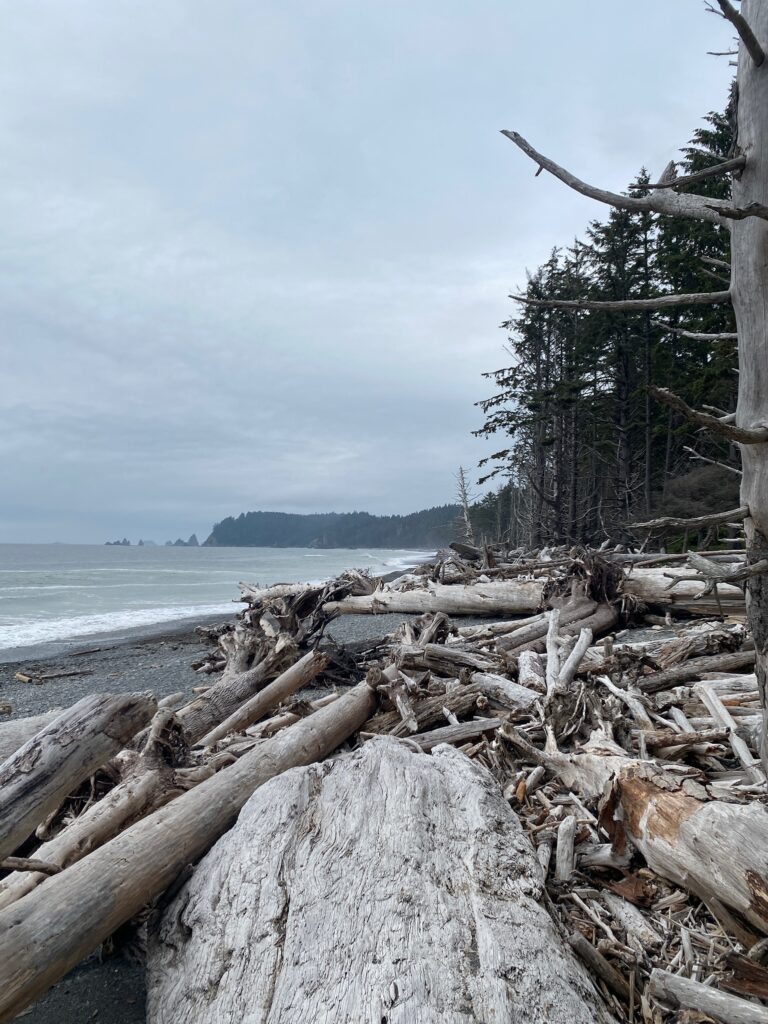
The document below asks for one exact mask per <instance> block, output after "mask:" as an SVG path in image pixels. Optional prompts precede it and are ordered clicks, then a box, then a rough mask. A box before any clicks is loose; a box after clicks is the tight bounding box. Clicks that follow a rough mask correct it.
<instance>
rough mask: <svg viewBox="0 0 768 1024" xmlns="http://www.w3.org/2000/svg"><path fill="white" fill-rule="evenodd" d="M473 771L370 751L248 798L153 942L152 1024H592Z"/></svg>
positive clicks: (537, 881) (392, 747) (464, 762)
mask: <svg viewBox="0 0 768 1024" xmlns="http://www.w3.org/2000/svg"><path fill="white" fill-rule="evenodd" d="M542 888H543V883H542V875H541V869H540V867H539V865H538V862H537V860H536V857H535V856H534V852H533V849H532V847H531V846H530V844H529V842H528V840H527V838H526V837H525V835H524V834H523V831H522V828H521V826H520V824H519V823H518V820H517V818H516V817H515V815H514V814H513V813H512V811H511V810H510V808H509V806H508V804H507V803H506V801H505V800H504V799H503V797H502V796H501V794H500V793H499V792H498V787H497V785H496V783H495V782H494V781H493V779H492V778H491V776H490V775H489V774H488V773H487V772H486V770H485V769H484V768H482V767H480V766H478V765H476V764H475V763H474V762H472V761H470V760H469V759H468V758H466V757H465V756H464V755H463V754H461V753H459V752H457V751H456V750H454V749H453V748H451V747H446V746H442V747H438V748H437V750H436V751H435V753H434V754H433V755H432V756H428V755H425V754H419V753H416V752H415V751H414V750H413V749H412V748H411V747H410V746H409V745H408V743H407V742H401V741H397V740H393V739H390V738H380V739H375V740H373V741H371V742H369V743H367V744H366V745H365V746H364V747H363V748H362V749H361V750H359V751H356V752H355V753H354V754H350V755H346V756H344V757H341V758H339V759H337V760H335V761H331V762H325V763H323V764H318V765H314V766H312V767H309V768H299V769H295V770H292V771H290V772H287V773H286V774H284V775H283V776H281V777H280V778H279V779H275V780H273V781H272V782H271V783H269V784H268V785H266V786H264V787H263V788H262V789H260V790H259V791H258V792H257V793H256V794H255V795H254V796H253V797H252V798H251V799H250V800H249V801H248V803H247V805H246V806H245V808H244V809H243V811H242V813H241V816H240V818H239V821H238V823H237V825H236V826H235V828H234V829H233V830H232V831H231V832H230V833H228V834H227V835H226V836H225V837H224V838H222V839H221V840H220V841H219V842H218V843H217V844H216V845H215V846H214V847H213V849H212V850H211V851H210V853H209V854H208V855H207V856H206V857H205V859H204V860H203V861H202V862H201V863H200V865H199V866H198V868H197V870H196V872H195V874H194V876H193V877H192V879H191V880H190V881H189V882H188V883H187V885H186V886H185V888H184V889H182V890H181V892H180V893H179V895H178V896H177V898H176V899H175V901H174V902H173V903H172V904H170V906H169V907H167V908H166V910H165V912H164V915H163V917H162V918H161V920H160V922H159V924H158V926H157V928H156V929H155V931H154V932H153V934H152V936H151V940H150V953H149V964H148V967H149V995H148V1020H149V1021H150V1022H151V1024H171V1022H173V1024H203V1022H206V1024H209V1022H211V1021H214V1020H217V1021H218V1020H221V1021H224V1020H226V1021H228V1022H229V1024H238V1022H243V1024H244V1022H245V1021H248V1024H267V1022H272V1024H275V1022H278V1021H279V1022H280V1024H292V1022H296V1024H299V1022H301V1024H304V1022H306V1021H317V1022H321V1021H327V1022H331V1021H332V1022H334V1024H352V1022H354V1024H382V1022H384V1021H386V1022H387V1024H406V1022H408V1024H410V1022H415V1021H418V1022H419V1024H432V1022H433V1024H438V1022H439V1024H470V1022H472V1024H474V1022H477V1021H487V1022H490V1021H515V1022H520V1024H522V1022H526V1024H539V1022H541V1024H544V1022H546V1024H557V1022H562V1024H580V1022H583V1024H587V1022H589V1024H593V1022H607V1021H610V1020H611V1019H612V1018H611V1017H610V1015H609V1014H608V1013H607V1011H606V1010H605V1008H604V1006H603V1004H602V1002H601V1000H600V997H599V996H598V994H597V992H596V990H595V988H594V987H593V985H592V982H591V981H590V980H589V978H588V977H587V974H586V972H585V970H584V968H583V967H582V966H581V964H580V963H579V962H578V961H577V960H576V959H575V958H574V956H573V954H572V953H571V951H570V950H569V948H568V946H567V943H566V942H565V941H564V940H563V938H562V937H561V936H560V934H559V933H558V931H557V929H556V927H555V925H554V923H553V921H552V919H551V918H550V916H549V914H548V913H547V911H546V910H545V909H544V907H543V906H542V905H541V903H540V899H541V895H542Z"/></svg>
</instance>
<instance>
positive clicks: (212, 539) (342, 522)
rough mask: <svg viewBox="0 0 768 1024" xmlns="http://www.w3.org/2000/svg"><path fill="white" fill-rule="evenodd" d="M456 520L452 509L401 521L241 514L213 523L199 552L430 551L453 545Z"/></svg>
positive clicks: (348, 515)
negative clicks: (229, 549) (233, 549)
mask: <svg viewBox="0 0 768 1024" xmlns="http://www.w3.org/2000/svg"><path fill="white" fill-rule="evenodd" d="M458 514H459V506H458V505H440V506H438V507H436V508H428V509H424V510H423V511H422V512H413V513H411V514H410V515H405V516H374V515H371V514H370V513H368V512H326V513H313V514H309V515H298V514H295V513H290V512H243V513H241V514H240V515H239V516H237V517H233V516H229V517H228V518H226V519H223V520H222V521H221V522H220V523H216V525H215V526H214V528H213V530H212V531H211V535H210V536H209V537H208V539H207V540H206V541H205V544H204V546H205V547H258V548H361V547H371V548H421V549H424V550H432V549H436V548H439V547H443V546H444V545H446V544H448V543H450V541H452V540H455V539H456V536H457V527H456V520H457V516H458Z"/></svg>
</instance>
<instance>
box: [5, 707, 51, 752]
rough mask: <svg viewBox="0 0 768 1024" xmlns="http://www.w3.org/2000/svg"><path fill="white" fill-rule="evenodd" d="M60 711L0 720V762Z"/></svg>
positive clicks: (48, 723) (47, 723)
mask: <svg viewBox="0 0 768 1024" xmlns="http://www.w3.org/2000/svg"><path fill="white" fill-rule="evenodd" d="M61 713H62V712H61V711H46V712H45V714H42V715H33V716H32V717H31V718H14V719H13V720H12V721H10V722H0V764H1V763H2V762H3V761H6V760H7V759H8V758H9V757H10V756H11V754H15V753H16V751H17V750H18V749H19V747H23V746H24V744H25V743H26V742H27V740H31V739H32V737H33V736H34V735H35V734H36V733H38V732H40V730H41V729H44V728H45V727H46V725H50V724H51V722H54V721H55V720H56V719H57V718H58V717H59V715H60V714H61Z"/></svg>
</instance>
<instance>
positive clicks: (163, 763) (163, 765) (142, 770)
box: [0, 708, 222, 909]
mask: <svg viewBox="0 0 768 1024" xmlns="http://www.w3.org/2000/svg"><path fill="white" fill-rule="evenodd" d="M175 730H176V731H177V730H178V724H177V722H176V719H175V717H174V714H173V711H172V709H170V708H160V709H159V710H158V712H157V714H156V715H155V717H154V720H153V722H152V725H151V727H150V729H149V736H148V738H147V741H146V743H145V744H144V747H143V749H142V751H141V753H140V754H135V753H133V752H128V751H125V752H123V756H122V758H121V759H120V760H121V761H122V762H123V763H122V764H121V770H122V771H123V777H122V779H121V781H120V782H119V783H118V784H117V785H116V786H114V788H113V789H111V790H110V791H109V792H108V793H107V794H106V795H105V796H103V797H102V798H101V799H100V800H96V801H95V802H94V803H91V804H90V805H89V806H87V807H86V808H85V810H83V811H82V813H80V814H79V815H77V817H75V818H74V819H73V820H71V821H70V822H69V823H68V824H67V825H66V826H65V827H64V828H62V829H61V831H60V832H57V833H56V835H54V836H53V838H51V839H48V841H47V842H44V843H43V844H42V846H39V847H38V848H37V850H36V851H35V857H36V858H37V859H39V860H42V861H44V862H45V863H47V864H51V865H54V866H56V867H58V868H64V867H68V866H69V865H70V864H74V863H75V862H76V861H78V860H80V859H81V858H82V857H84V856H85V855H86V854H87V853H90V852H91V851H92V850H95V849H97V848H98V847H99V846H102V845H103V844H104V843H106V842H108V841H109V840H110V839H112V838H113V837H114V836H116V835H117V834H118V832H122V831H123V829H125V828H127V827H128V826H129V825H132V824H133V823H134V822H136V821H138V820H139V819H140V818H143V817H146V815H148V814H151V813H152V811H155V810H157V808H158V807H162V806H163V804H165V803H168V801H169V800H172V799H174V798H175V797H177V796H179V795H180V794H181V793H182V792H184V791H185V790H188V789H191V788H192V787H193V786H195V785H198V784H199V783H200V782H202V781H203V780H204V779H207V778H210V776H211V775H213V774H214V771H215V769H216V765H215V760H216V759H215V758H213V759H211V760H210V761H209V762H208V763H207V764H204V765H199V766H197V767H190V768H178V769H177V768H176V767H175V765H176V760H177V754H178V736H177V737H176V738H175V742H174V737H173V732H174V731H175ZM220 756H222V755H220ZM44 880H45V874H44V873H42V872H41V871H35V870H23V871H22V870H16V871H13V872H12V873H11V874H9V875H7V876H6V877H5V878H3V879H2V880H0V909H2V908H3V907H6V906H8V904H9V903H13V902H14V900H17V899H21V897H22V896H25V895H26V894H27V893H28V892H31V891H32V890H33V889H34V888H35V887H36V886H37V885H39V884H40V883H41V882H43V881H44Z"/></svg>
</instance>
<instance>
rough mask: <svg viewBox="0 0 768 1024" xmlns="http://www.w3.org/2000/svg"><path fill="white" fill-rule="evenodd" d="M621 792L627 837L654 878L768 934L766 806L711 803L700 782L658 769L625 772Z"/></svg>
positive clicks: (620, 775) (620, 827) (621, 827)
mask: <svg viewBox="0 0 768 1024" xmlns="http://www.w3.org/2000/svg"><path fill="white" fill-rule="evenodd" d="M617 791H618V801H619V804H620V807H621V822H620V824H619V825H618V830H619V835H621V833H622V832H623V833H625V834H626V835H627V836H628V837H629V839H630V840H631V841H632V844H633V845H634V846H636V847H637V849H638V850H639V851H640V853H641V854H642V855H643V857H644V858H645V860H646V862H647V864H648V866H649V867H650V868H651V870H652V871H656V872H657V873H658V874H659V875H662V876H663V877H664V878H669V879H671V881H673V882H675V883H676V884H677V885H680V886H682V887H683V888H685V889H688V890H689V891H691V892H694V893H695V894H696V895H697V896H699V898H700V899H703V900H704V901H705V902H706V901H707V900H709V899H711V898H714V899H715V900H717V901H719V902H720V903H722V904H725V906H727V907H731V908H732V909H734V910H737V911H738V912H739V913H740V914H741V915H742V916H743V917H744V918H745V919H746V920H747V921H749V922H750V924H752V925H753V926H754V927H755V928H757V929H759V930H760V931H761V932H765V933H768V814H767V813H766V810H765V807H764V806H763V805H762V804H760V803H747V804H736V803H725V802H724V801H721V800H710V799H709V798H708V795H707V793H706V790H704V789H703V788H702V787H701V786H700V785H699V784H698V783H696V782H695V781H694V780H693V779H691V778H688V779H680V777H679V776H674V775H672V774H671V773H669V772H665V771H664V770H663V769H660V768H658V767H657V766H656V765H653V764H652V763H650V762H648V763H643V764H639V763H635V764H632V765H628V766H627V767H624V768H622V769H621V770H620V771H619V773H618V776H617ZM614 817H615V815H614ZM614 842H615V841H614Z"/></svg>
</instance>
